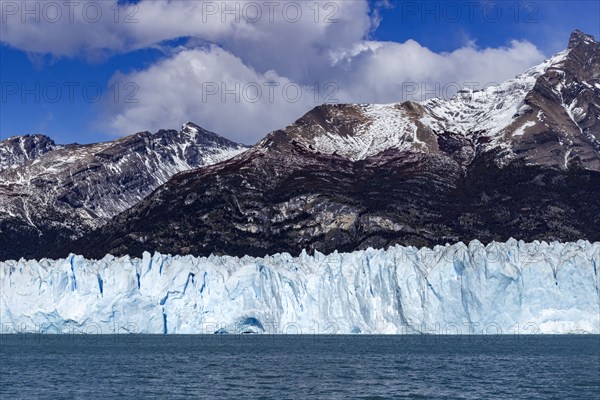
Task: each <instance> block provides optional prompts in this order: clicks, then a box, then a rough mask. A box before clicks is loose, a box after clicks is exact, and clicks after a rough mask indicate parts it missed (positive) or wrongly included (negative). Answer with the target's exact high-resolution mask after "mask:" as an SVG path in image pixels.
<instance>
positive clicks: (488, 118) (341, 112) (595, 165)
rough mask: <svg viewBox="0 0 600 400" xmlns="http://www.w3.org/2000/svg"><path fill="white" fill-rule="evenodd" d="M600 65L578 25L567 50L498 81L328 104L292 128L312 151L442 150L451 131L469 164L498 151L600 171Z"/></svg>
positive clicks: (362, 154)
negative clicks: (396, 99)
mask: <svg viewBox="0 0 600 400" xmlns="http://www.w3.org/2000/svg"><path fill="white" fill-rule="evenodd" d="M599 66H600V51H599V50H598V43H597V42H595V41H594V38H593V37H592V36H589V35H586V34H584V33H582V32H580V31H576V32H574V33H573V35H572V36H571V39H570V42H569V47H568V48H567V49H566V50H565V51H562V52H560V53H558V54H557V55H555V56H553V57H551V58H550V59H548V60H546V61H545V62H544V63H542V64H540V65H538V66H535V67H533V68H531V69H530V70H528V71H526V72H525V73H524V74H522V75H519V76H517V77H515V79H511V80H509V81H506V82H504V83H502V84H500V85H498V86H491V87H488V88H486V89H484V90H477V91H474V90H467V89H465V90H461V91H459V93H458V94H457V95H456V96H454V97H453V98H451V99H442V98H434V99H430V100H427V101H424V102H421V103H415V102H405V103H397V104H388V105H373V104H370V105H336V106H325V107H324V108H325V109H324V110H315V111H314V112H313V116H312V117H313V118H310V117H309V118H307V119H306V120H304V121H303V120H301V121H299V122H298V123H296V126H294V127H291V128H288V129H287V131H288V134H289V135H290V136H291V137H293V138H294V140H295V141H296V143H298V144H301V145H303V146H304V147H305V148H307V149H308V150H309V151H314V152H319V153H323V154H336V155H340V156H343V157H345V158H348V159H350V160H353V161H357V160H364V159H366V158H369V157H373V156H376V155H378V154H381V153H382V152H384V151H386V150H388V149H394V150H397V151H411V152H439V151H440V150H441V151H444V149H440V143H439V138H440V136H443V135H448V136H450V137H457V138H458V139H457V140H462V141H465V144H466V146H462V147H463V148H462V150H463V152H465V154H463V156H464V157H466V158H465V160H464V161H465V162H467V163H468V162H470V161H471V160H472V158H473V157H474V156H475V155H476V154H477V153H482V152H488V151H492V150H496V151H499V154H498V155H497V162H498V163H500V164H503V163H506V162H509V161H510V160H513V159H515V158H522V159H525V160H527V161H528V162H529V163H532V164H536V165H549V166H555V167H558V168H566V167H567V166H568V164H569V163H570V162H572V161H575V160H578V161H577V162H579V161H580V162H582V163H583V166H584V167H585V168H587V169H593V170H596V171H600V153H599V151H600V119H599V118H600V110H599V107H600V106H599V104H598V98H599V97H600V67H599Z"/></svg>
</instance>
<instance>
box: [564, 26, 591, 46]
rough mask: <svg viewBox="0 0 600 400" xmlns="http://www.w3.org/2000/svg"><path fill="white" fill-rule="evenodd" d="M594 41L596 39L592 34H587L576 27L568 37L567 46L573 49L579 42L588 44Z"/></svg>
mask: <svg viewBox="0 0 600 400" xmlns="http://www.w3.org/2000/svg"><path fill="white" fill-rule="evenodd" d="M595 41H596V39H595V38H594V36H592V35H588V34H587V33H584V32H582V31H580V30H579V29H576V30H575V31H574V32H573V33H571V37H570V38H569V46H568V48H569V49H573V48H575V47H577V46H578V45H579V44H581V43H585V44H590V43H594V42H595Z"/></svg>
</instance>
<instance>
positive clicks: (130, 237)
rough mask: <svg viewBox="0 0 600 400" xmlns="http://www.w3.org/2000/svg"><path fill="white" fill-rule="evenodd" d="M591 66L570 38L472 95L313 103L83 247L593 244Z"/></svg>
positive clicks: (219, 249) (599, 157) (202, 249)
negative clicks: (539, 61)
mask: <svg viewBox="0 0 600 400" xmlns="http://www.w3.org/2000/svg"><path fill="white" fill-rule="evenodd" d="M599 57H600V46H599V44H598V43H597V42H595V41H594V40H593V39H590V37H589V36H587V35H584V34H581V33H580V32H575V33H574V34H573V37H572V38H571V41H570V45H569V49H567V50H566V51H565V52H563V53H560V54H559V55H557V56H555V57H553V58H552V59H551V60H549V61H547V62H546V63H545V64H544V65H542V66H540V67H537V68H534V69H532V70H530V71H528V72H527V73H526V74H524V75H522V76H520V77H517V79H515V80H512V81H509V82H507V83H505V84H503V85H501V86H500V87H499V88H496V89H493V90H490V91H487V92H485V93H471V94H470V96H471V97H470V98H468V99H466V100H465V98H464V97H461V98H455V99H451V100H439V99H438V100H432V101H427V102H425V103H422V104H417V103H410V102H407V103H403V104H397V105H391V106H364V105H327V106H321V107H317V108H316V109H314V110H313V111H311V112H309V113H308V114H307V115H305V116H304V117H302V118H301V119H299V120H298V121H297V122H296V123H295V124H294V125H292V126H290V127H288V128H286V129H285V130H281V131H277V132H274V133H272V134H270V135H269V136H268V137H267V138H266V139H264V140H263V141H262V142H260V143H259V144H257V145H256V146H255V147H253V148H252V149H251V150H249V151H247V152H246V153H244V154H242V155H240V156H237V157H234V158H233V159H231V160H228V161H225V162H223V163H220V164H217V165H214V166H211V167H208V168H203V169H200V170H196V171H192V172H188V173H183V174H180V175H177V176H176V177H174V178H173V179H171V180H170V181H169V182H168V183H167V184H165V185H163V186H162V187H160V188H159V189H158V190H157V191H156V192H154V193H153V194H152V195H151V196H150V197H148V198H147V199H145V200H143V201H142V202H140V203H139V204H138V205H136V206H134V207H133V208H131V209H130V210H128V211H126V212H124V213H122V214H120V215H119V216H117V217H116V218H115V219H114V220H113V221H111V222H110V223H109V224H107V225H106V226H104V227H102V228H101V229H100V230H98V231H96V232H94V233H92V234H91V235H89V236H87V237H86V238H85V240H84V241H82V242H81V243H80V244H81V248H83V249H84V250H85V254H86V255H87V256H93V257H102V256H104V255H105V254H106V253H107V252H111V253H114V254H131V255H140V254H141V252H142V251H144V250H150V251H153V250H157V251H160V252H164V253H172V254H190V253H191V254H196V255H209V254H230V255H238V256H241V255H244V254H249V255H254V256H263V255H265V254H269V253H271V254H272V253H276V252H283V251H286V252H291V253H292V254H297V253H299V252H300V251H301V250H302V249H307V250H309V251H312V250H319V251H321V252H325V253H327V252H331V251H334V250H339V251H351V250H355V249H362V248H366V247H369V246H372V247H386V246H389V245H393V244H396V243H400V244H403V245H416V246H432V245H435V244H443V243H446V242H455V241H459V240H463V241H468V240H472V239H479V240H481V241H483V242H488V241H492V240H507V239H508V238H510V237H515V238H518V239H524V240H578V239H582V238H583V239H589V240H593V241H594V240H600V162H599V161H600V147H598V142H597V140H598V137H599V135H600V127H599V126H598V106H599V105H600V80H599V77H600V58H599ZM457 110H458V111H457ZM85 241H87V242H88V243H92V242H93V245H91V246H85ZM78 248H79V247H78ZM66 251H67V249H63V251H62V253H63V254H64V253H65V252H66Z"/></svg>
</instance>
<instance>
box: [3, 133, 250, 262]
mask: <svg viewBox="0 0 600 400" xmlns="http://www.w3.org/2000/svg"><path fill="white" fill-rule="evenodd" d="M245 149H246V148H245V147H244V146H242V145H239V144H237V143H233V142H231V141H229V140H227V139H224V138H222V137H220V136H218V135H216V134H214V133H212V132H208V131H206V130H204V129H202V128H200V127H198V126H197V125H194V124H192V123H187V124H185V125H184V126H183V128H182V129H181V131H179V132H178V131H175V130H161V131H159V132H157V133H154V134H152V133H149V132H141V133H137V134H134V135H131V136H127V137H124V138H120V139H117V140H114V141H111V142H106V143H97V144H91V145H67V146H58V145H56V144H55V143H54V142H53V141H52V140H50V139H49V138H48V137H46V136H43V135H35V136H24V137H13V138H9V139H7V140H3V141H1V142H0V235H1V236H0V259H5V258H19V257H39V256H43V255H45V254H47V253H48V252H50V251H51V250H52V249H55V248H56V247H57V246H63V245H64V244H65V243H71V241H72V240H74V239H76V238H78V237H80V236H81V235H82V234H84V233H86V232H88V231H90V230H92V229H94V228H98V227H100V226H102V225H103V224H105V223H106V222H107V221H109V220H110V219H111V218H112V217H114V216H115V215H117V214H119V213H121V212H123V211H125V210H126V209H128V208H130V207H132V206H133V205H135V204H137V203H138V202H140V201H141V200H142V199H143V198H145V197H146V196H147V195H148V194H150V193H151V192H152V191H153V190H154V189H156V188H157V187H158V186H160V185H161V184H163V183H165V182H166V181H167V180H168V179H170V178H171V177H172V176H173V175H175V174H176V173H178V172H181V171H186V170H190V169H193V168H196V167H199V166H203V165H208V164H213V163H216V162H219V161H222V160H224V159H227V158H229V157H231V156H233V155H235V154H238V153H240V152H242V151H244V150H245Z"/></svg>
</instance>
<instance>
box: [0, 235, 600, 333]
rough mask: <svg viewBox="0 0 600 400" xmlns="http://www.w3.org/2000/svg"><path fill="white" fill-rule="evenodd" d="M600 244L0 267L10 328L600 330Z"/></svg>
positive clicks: (1, 300) (4, 322)
mask: <svg viewBox="0 0 600 400" xmlns="http://www.w3.org/2000/svg"><path fill="white" fill-rule="evenodd" d="M599 268H600V243H598V242H597V243H590V242H588V241H583V240H580V241H578V242H572V243H559V242H552V243H547V242H537V241H536V242H532V243H525V242H523V241H517V240H514V239H510V240H508V241H507V242H506V243H496V242H492V243H490V244H488V245H483V244H482V243H480V242H478V241H472V242H470V243H469V244H468V245H467V244H464V243H458V244H453V245H445V246H436V247H435V248H433V249H428V248H421V249H418V248H415V247H402V246H394V247H390V248H389V249H387V250H375V249H367V250H361V251H355V252H352V253H337V252H335V253H333V254H330V255H324V254H320V253H318V252H316V253H315V254H314V255H313V256H310V255H308V254H306V253H305V252H303V253H302V254H300V255H299V256H298V257H292V256H291V255H289V254H285V253H284V254H275V255H272V256H267V257H264V258H253V257H248V256H246V257H242V258H237V257H229V256H210V257H203V258H200V257H193V256H170V255H163V254H159V253H155V254H154V255H151V254H150V253H144V254H143V257H142V258H141V259H139V258H131V257H128V256H126V257H121V258H116V257H113V256H110V255H107V256H106V257H104V258H103V259H102V260H87V259H85V258H83V257H81V256H76V255H71V256H69V257H67V258H65V259H60V260H49V259H42V260H39V261H35V260H29V261H27V260H23V259H22V260H19V261H14V260H11V261H5V262H0V290H1V291H0V323H1V328H2V333H21V332H22V333H24V332H30V333H90V334H97V333H102V334H114V333H123V334H125V333H149V334H150V333H151V334H201V333H210V334H213V333H262V334H270V333H273V334H349V333H362V334H554V333H561V334H562V333H594V334H598V333H600V271H598V269H599Z"/></svg>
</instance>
